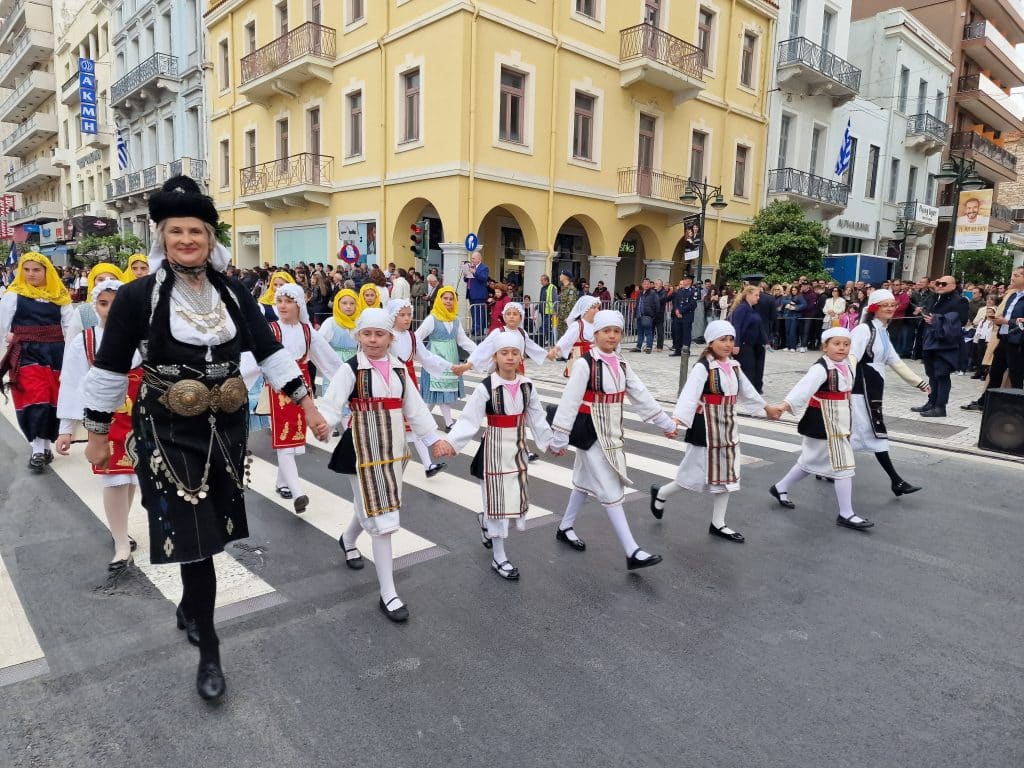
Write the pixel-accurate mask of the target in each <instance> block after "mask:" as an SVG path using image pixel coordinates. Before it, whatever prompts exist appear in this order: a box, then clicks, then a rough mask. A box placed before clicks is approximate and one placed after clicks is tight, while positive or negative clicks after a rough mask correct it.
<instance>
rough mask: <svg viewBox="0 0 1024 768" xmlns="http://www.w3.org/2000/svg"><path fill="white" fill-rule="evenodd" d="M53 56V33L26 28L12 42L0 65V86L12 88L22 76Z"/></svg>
mask: <svg viewBox="0 0 1024 768" xmlns="http://www.w3.org/2000/svg"><path fill="white" fill-rule="evenodd" d="M52 58H53V33H52V32H43V31H41V30H38V29H27V30H25V31H24V32H23V33H22V35H21V37H19V38H18V39H17V41H15V42H14V44H13V48H12V49H11V51H10V54H9V55H8V56H7V60H6V61H5V62H4V63H3V66H0V88H14V87H15V86H16V85H17V82H18V81H19V80H20V79H21V78H22V77H27V76H28V75H29V74H30V73H31V72H34V71H35V70H36V69H37V68H38V67H41V66H43V65H46V64H48V63H49V62H50V60H51V59H52Z"/></svg>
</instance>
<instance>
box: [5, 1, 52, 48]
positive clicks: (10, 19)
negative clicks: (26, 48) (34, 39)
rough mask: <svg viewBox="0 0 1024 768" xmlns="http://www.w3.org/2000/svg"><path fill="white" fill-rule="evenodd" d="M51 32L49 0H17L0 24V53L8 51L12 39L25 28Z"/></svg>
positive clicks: (15, 38)
mask: <svg viewBox="0 0 1024 768" xmlns="http://www.w3.org/2000/svg"><path fill="white" fill-rule="evenodd" d="M31 29H34V30H37V31H39V32H48V33H50V34H51V35H52V34H53V8H52V6H51V3H50V0H18V2H16V3H15V4H14V7H13V8H12V9H11V12H10V13H9V14H8V15H7V17H6V18H5V19H4V23H3V25H0V53H10V52H11V47H12V41H14V40H17V39H18V37H19V36H20V35H21V34H23V33H24V32H25V31H26V30H31Z"/></svg>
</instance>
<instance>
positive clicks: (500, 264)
mask: <svg viewBox="0 0 1024 768" xmlns="http://www.w3.org/2000/svg"><path fill="white" fill-rule="evenodd" d="M477 234H478V236H479V237H480V242H481V243H483V244H484V250H483V257H484V261H486V262H487V265H488V266H489V267H490V269H491V276H492V277H493V278H494V279H495V280H500V281H501V282H506V283H512V284H513V285H514V286H516V287H517V288H521V287H522V284H523V268H524V262H523V259H522V256H521V255H520V252H521V251H523V250H536V249H537V248H538V246H539V244H540V240H539V237H538V234H537V227H536V225H535V224H534V223H533V219H532V218H530V215H529V214H528V213H526V211H524V210H523V209H522V208H519V207H518V206H515V205H507V204H506V205H499V206H495V207H494V208H492V209H491V210H489V211H488V212H487V214H486V215H485V216H484V217H483V219H481V221H480V226H479V228H478V229H477Z"/></svg>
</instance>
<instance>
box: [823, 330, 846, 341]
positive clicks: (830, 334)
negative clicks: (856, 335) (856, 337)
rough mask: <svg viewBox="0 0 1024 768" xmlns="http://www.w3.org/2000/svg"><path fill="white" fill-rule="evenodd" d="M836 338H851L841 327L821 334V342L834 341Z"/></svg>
mask: <svg viewBox="0 0 1024 768" xmlns="http://www.w3.org/2000/svg"><path fill="white" fill-rule="evenodd" d="M837 337H838V338H840V339H849V338H852V337H851V336H850V332H849V331H848V330H846V329H845V328H841V327H836V328H829V329H828V330H827V331H825V332H824V333H823V334H821V340H822V341H828V340H829V339H834V338H837Z"/></svg>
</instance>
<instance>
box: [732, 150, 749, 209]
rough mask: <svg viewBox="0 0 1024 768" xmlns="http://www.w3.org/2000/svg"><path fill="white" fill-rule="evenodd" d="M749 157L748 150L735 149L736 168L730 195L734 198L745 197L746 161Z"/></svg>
mask: <svg viewBox="0 0 1024 768" xmlns="http://www.w3.org/2000/svg"><path fill="white" fill-rule="evenodd" d="M749 156H750V149H749V148H747V147H736V167H735V169H734V171H733V179H732V193H733V195H735V196H736V197H746V196H747V160H748V159H749Z"/></svg>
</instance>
